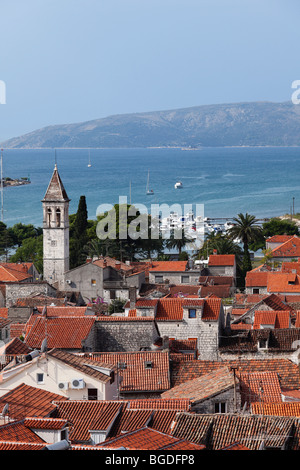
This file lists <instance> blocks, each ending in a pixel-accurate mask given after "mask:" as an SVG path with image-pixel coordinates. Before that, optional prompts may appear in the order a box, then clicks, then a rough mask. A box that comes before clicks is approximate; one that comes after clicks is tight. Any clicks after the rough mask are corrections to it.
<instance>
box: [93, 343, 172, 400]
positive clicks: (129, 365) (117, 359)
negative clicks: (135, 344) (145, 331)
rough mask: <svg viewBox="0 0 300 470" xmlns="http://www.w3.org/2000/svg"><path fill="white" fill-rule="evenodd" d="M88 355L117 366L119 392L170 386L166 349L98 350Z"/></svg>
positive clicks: (159, 388)
mask: <svg viewBox="0 0 300 470" xmlns="http://www.w3.org/2000/svg"><path fill="white" fill-rule="evenodd" d="M89 357H91V359H93V360H98V361H101V362H104V363H109V364H114V365H116V366H118V367H119V369H118V372H119V374H120V375H121V377H122V382H121V387H120V391H121V393H125V392H133V391H140V392H141V391H144V392H150V391H152V392H156V391H165V390H167V389H168V388H169V387H170V381H169V355H168V352H167V351H166V352H165V351H140V352H123V353H122V352H119V353H118V352H107V353H106V352H102V353H101V352H100V353H93V354H92V355H90V356H89ZM148 363H149V367H148V365H147V364H148Z"/></svg>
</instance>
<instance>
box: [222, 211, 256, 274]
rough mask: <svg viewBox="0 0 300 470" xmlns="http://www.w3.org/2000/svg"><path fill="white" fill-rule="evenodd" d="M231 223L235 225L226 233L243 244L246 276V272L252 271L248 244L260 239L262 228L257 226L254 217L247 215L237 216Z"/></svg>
mask: <svg viewBox="0 0 300 470" xmlns="http://www.w3.org/2000/svg"><path fill="white" fill-rule="evenodd" d="M233 221H234V224H235V225H234V226H233V227H231V228H230V229H229V230H228V232H227V233H228V236H229V237H230V238H231V239H238V240H240V241H241V243H243V247H244V254H243V272H244V275H246V272H247V271H250V270H251V269H252V265H251V260H250V253H249V244H250V243H255V242H256V241H257V240H260V239H261V233H262V228H261V227H260V226H259V225H258V224H257V223H258V220H257V219H256V218H255V216H254V215H251V214H248V213H246V214H245V215H244V214H238V216H237V217H234V219H233Z"/></svg>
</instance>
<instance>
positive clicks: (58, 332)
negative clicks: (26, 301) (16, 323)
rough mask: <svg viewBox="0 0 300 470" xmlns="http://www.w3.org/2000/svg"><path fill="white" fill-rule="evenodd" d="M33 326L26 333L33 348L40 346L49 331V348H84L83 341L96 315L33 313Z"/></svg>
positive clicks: (27, 339)
mask: <svg viewBox="0 0 300 470" xmlns="http://www.w3.org/2000/svg"><path fill="white" fill-rule="evenodd" d="M32 320H33V322H32V323H31V324H32V326H31V327H30V329H29V330H28V332H27V333H26V337H25V343H26V344H27V345H28V346H29V347H31V348H40V347H41V344H42V342H43V340H44V339H45V337H46V333H47V345H48V348H49V349H52V348H63V349H82V345H83V343H82V342H83V341H84V340H85V339H86V338H87V337H88V335H89V334H90V332H91V330H92V328H93V326H94V323H95V320H96V317H94V316H85V317H79V316H72V317H71V316H64V317H47V318H46V317H45V316H42V315H32Z"/></svg>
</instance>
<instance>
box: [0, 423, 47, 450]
mask: <svg viewBox="0 0 300 470" xmlns="http://www.w3.org/2000/svg"><path fill="white" fill-rule="evenodd" d="M0 441H2V442H3V441H8V442H14V443H16V441H19V442H22V443H23V444H25V443H26V445H28V444H33V443H35V444H44V445H46V443H45V441H44V439H42V438H41V437H39V436H38V434H36V433H35V432H34V431H32V430H31V429H29V428H28V427H27V426H25V425H24V421H23V420H22V421H15V422H12V423H8V424H3V425H2V426H0Z"/></svg>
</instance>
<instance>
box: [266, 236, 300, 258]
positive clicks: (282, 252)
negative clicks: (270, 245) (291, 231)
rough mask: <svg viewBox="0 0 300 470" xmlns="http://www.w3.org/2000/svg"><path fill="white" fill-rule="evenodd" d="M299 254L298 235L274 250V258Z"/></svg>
mask: <svg viewBox="0 0 300 470" xmlns="http://www.w3.org/2000/svg"><path fill="white" fill-rule="evenodd" d="M298 256H300V238H299V237H297V236H296V235H294V236H293V237H292V238H290V239H289V240H287V241H286V242H284V243H282V244H281V245H280V246H278V247H276V248H274V249H273V250H272V257H273V258H282V257H288V258H294V257H295V258H297V257H298Z"/></svg>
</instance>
